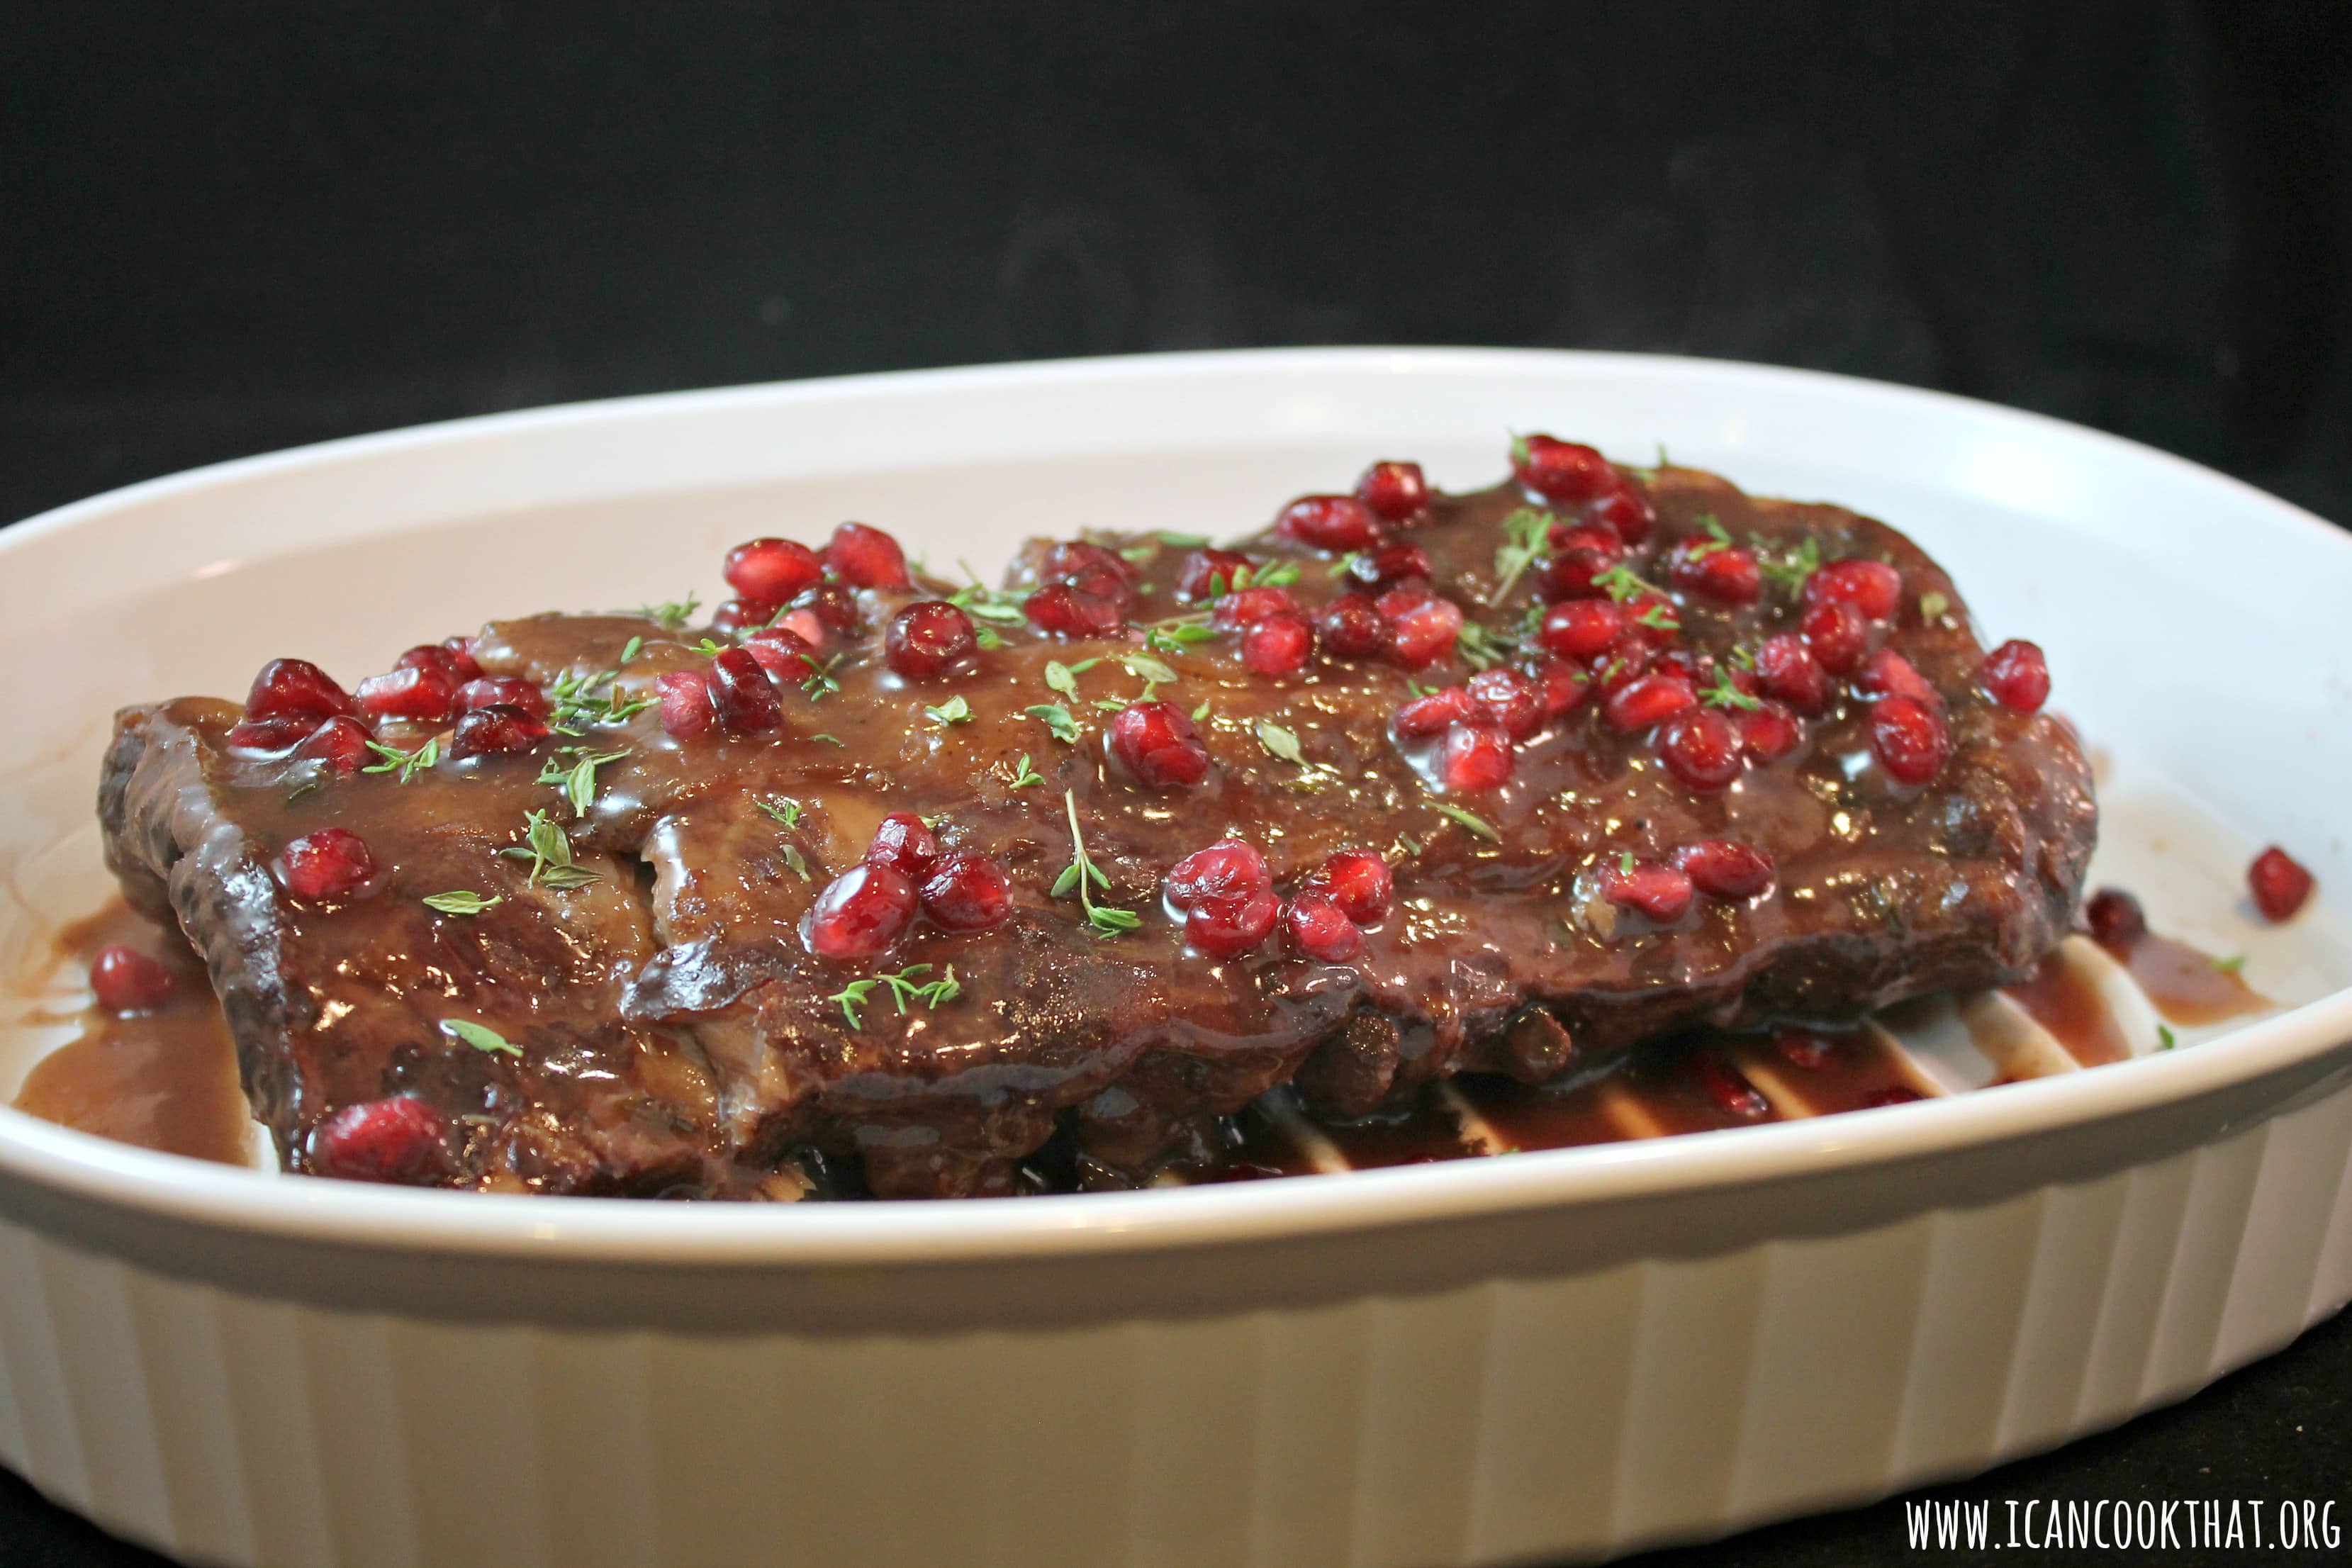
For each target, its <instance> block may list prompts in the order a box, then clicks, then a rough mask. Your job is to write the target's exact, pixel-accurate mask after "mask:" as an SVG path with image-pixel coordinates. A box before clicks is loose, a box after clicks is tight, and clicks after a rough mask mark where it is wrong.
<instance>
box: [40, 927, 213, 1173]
mask: <svg viewBox="0 0 2352 1568" xmlns="http://www.w3.org/2000/svg"><path fill="white" fill-rule="evenodd" d="M116 942H120V943H122V944H124V945H126V946H129V947H133V948H136V949H138V950H139V951H140V952H144V953H146V954H147V955H148V956H149V957H151V958H153V959H156V960H158V961H159V962H161V963H163V964H164V965H165V967H167V968H168V969H170V970H171V972H172V974H173V980H174V981H175V982H176V984H175V987H174V989H173V995H172V997H171V999H170V1000H169V1001H168V1002H166V1003H165V1004H164V1005H163V1006H161V1007H159V1008H156V1009H155V1010H153V1011H152V1012H146V1013H136V1014H131V1015H128V1016H115V1015H112V1014H109V1013H104V1012H101V1011H100V1010H99V1009H98V1008H97V1007H96V1006H91V1007H89V1008H86V1009H84V1010H83V1012H82V1013H81V1014H80V1015H79V1022H80V1026H81V1027H80V1033H79V1034H78V1035H77V1036H75V1037H74V1038H72V1039H70V1040H68V1041H67V1042H66V1043H65V1044H64V1045H62V1046H59V1047H58V1048H57V1049H55V1050H53V1051H51V1052H50V1053H49V1054H48V1055H47V1056H46V1057H44V1058H42V1059H41V1060H40V1061H39V1062H38V1063H37V1064H35V1066H34V1068H33V1069H32V1071H31V1072H30V1073H28V1074H27V1075H26V1079H25V1083H24V1087H23V1088H22V1089H19V1090H18V1091H17V1095H16V1109H17V1110H22V1111H24V1112H26V1114H27V1115H31V1116H37V1117H39V1118H40V1119H41V1120H42V1121H54V1122H56V1123H57V1124H58V1125H59V1126H61V1127H71V1128H74V1129H76V1130H77V1131H82V1132H90V1133H95V1134H96V1135H98V1136H99V1137H100V1138H111V1139H113V1140H114V1141H115V1142H119V1143H130V1144H135V1145H136V1146H138V1147H139V1148H142V1149H155V1150H160V1151H162V1152H164V1153H167V1154H184V1155H187V1156H188V1157H189V1158H191V1159H196V1160H212V1161H216V1162H218V1163H222V1164H229V1165H242V1164H244V1163H246V1148H247V1141H248V1139H249V1138H250V1136H251V1134H252V1130H253V1118H252V1115H251V1113H250V1112H249V1111H248V1110H247V1108H246V1100H245V1093H244V1091H243V1090H242V1089H240V1088H239V1087H238V1085H237V1076H236V1051H235V1049H234V1047H232V1046H231V1044H230V1041H229V1033H228V1024H227V1021H226V1019H225V1018H224V1017H223V1016H221V1009H220V1004H219V1002H218V1001H217V1000H216V999H215V997H214V995H213V991H212V986H211V984H210V983H209V982H208V981H207V980H206V978H205V971H204V966H203V965H202V964H201V963H197V962H196V959H195V956H194V954H193V953H191V952H189V951H188V949H187V946H186V944H185V943H184V942H181V941H180V940H179V938H178V935H177V933H176V932H170V931H163V930H162V929H160V928H159V927H157V926H156V925H155V923H154V922H153V921H148V920H145V919H142V918H141V917H140V916H138V915H136V914H133V913H132V912H131V910H130V909H129V908H128V907H126V906H125V905H124V904H123V903H122V901H121V900H119V899H118V900H113V901H112V902H110V904H109V905H108V906H107V907H106V908H105V909H103V910H100V911H99V912H98V913H97V914H94V915H91V916H89V917H88V918H87V919H84V920H79V921H74V922H73V923H72V924H70V925H68V926H67V927H65V928H64V929H63V930H61V931H58V934H57V936H56V937H55V939H54V940H53V943H52V951H53V953H54V955H55V957H56V958H57V959H58V961H60V962H66V963H71V964H73V965H74V967H75V968H77V969H79V970H81V971H84V972H86V971H87V970H88V969H89V965H90V963H91V961H92V960H93V959H94V958H96V956H97V954H98V952H99V950H100V948H102V947H106V946H108V945H110V944H112V943H116ZM62 1021H63V1020H62V1019H61V1018H60V1017H58V1016H55V1015H44V1014H42V1013H39V1012H38V1011H35V1012H32V1013H30V1014H29V1015H27V1016H26V1022H35V1023H56V1022H62Z"/></svg>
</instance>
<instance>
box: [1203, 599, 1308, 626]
mask: <svg viewBox="0 0 2352 1568" xmlns="http://www.w3.org/2000/svg"><path fill="white" fill-rule="evenodd" d="M1297 614H1298V601H1297V599H1296V598H1294V597H1292V596H1291V592H1290V590H1289V589H1287V588H1240V589H1236V590H1234V592H1233V593H1230V594H1227V595H1225V596H1224V597H1223V598H1222V599H1219V600H1218V601H1217V607H1216V608H1215V609H1213V610H1211V611H1210V612H1209V620H1210V622H1211V624H1213V626H1216V628H1217V629H1218V630H1219V631H1227V632H1230V631H1235V630H1238V629H1239V628H1241V627H1243V626H1255V625H1256V624H1257V623H1258V622H1260V621H1262V620H1264V619H1265V618H1266V617H1267V616H1295V615H1297Z"/></svg>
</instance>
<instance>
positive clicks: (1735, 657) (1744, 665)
mask: <svg viewBox="0 0 2352 1568" xmlns="http://www.w3.org/2000/svg"><path fill="white" fill-rule="evenodd" d="M1731 668H1734V669H1754V668H1756V656H1755V655H1754V654H1752V653H1750V652H1749V651H1748V646H1747V645H1746V644H1745V643H1742V644H1739V645H1738V646H1737V647H1733V648H1732V650H1731Z"/></svg>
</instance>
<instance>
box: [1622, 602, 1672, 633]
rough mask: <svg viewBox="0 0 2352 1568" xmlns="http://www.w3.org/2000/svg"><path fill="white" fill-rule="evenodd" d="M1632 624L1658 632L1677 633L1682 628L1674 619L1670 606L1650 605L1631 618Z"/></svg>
mask: <svg viewBox="0 0 2352 1568" xmlns="http://www.w3.org/2000/svg"><path fill="white" fill-rule="evenodd" d="M1633 624H1634V625H1635V626H1648V627H1649V628H1650V629H1651V630H1652V631H1660V632H1671V631H1679V630H1680V629H1681V628H1682V622H1681V621H1679V620H1677V619H1676V618H1675V609H1674V606H1673V605H1651V606H1650V607H1649V608H1648V609H1646V610H1643V612H1642V613H1641V614H1640V615H1638V616H1634V617H1633Z"/></svg>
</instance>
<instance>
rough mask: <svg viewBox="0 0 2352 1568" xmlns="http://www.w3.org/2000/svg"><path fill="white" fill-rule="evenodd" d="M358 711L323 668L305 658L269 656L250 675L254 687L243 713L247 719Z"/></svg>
mask: <svg viewBox="0 0 2352 1568" xmlns="http://www.w3.org/2000/svg"><path fill="white" fill-rule="evenodd" d="M358 711H359V709H358V707H357V706H356V705H355V704H354V703H353V702H352V699H351V696H350V694H349V693H347V692H346V691H344V690H343V689H342V688H341V687H340V686H338V685H336V684H335V682H334V680H333V679H331V678H330V677H329V676H328V674H327V672H326V671H325V670H323V669H320V668H319V667H318V666H317V665H315V664H312V663H311V662H310V660H309V659H306V658H273V659H271V660H270V661H269V662H268V664H265V665H263V666H262V667H261V673H260V674H258V675H257V676H255V677H254V678H253V688H252V689H251V690H249V691H247V693H246V695H245V716H246V717H247V718H248V719H278V718H284V717H287V716H289V715H299V714H315V715H316V716H318V717H319V718H321V719H328V718H332V717H333V716H334V715H336V714H338V713H356V712H358Z"/></svg>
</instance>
